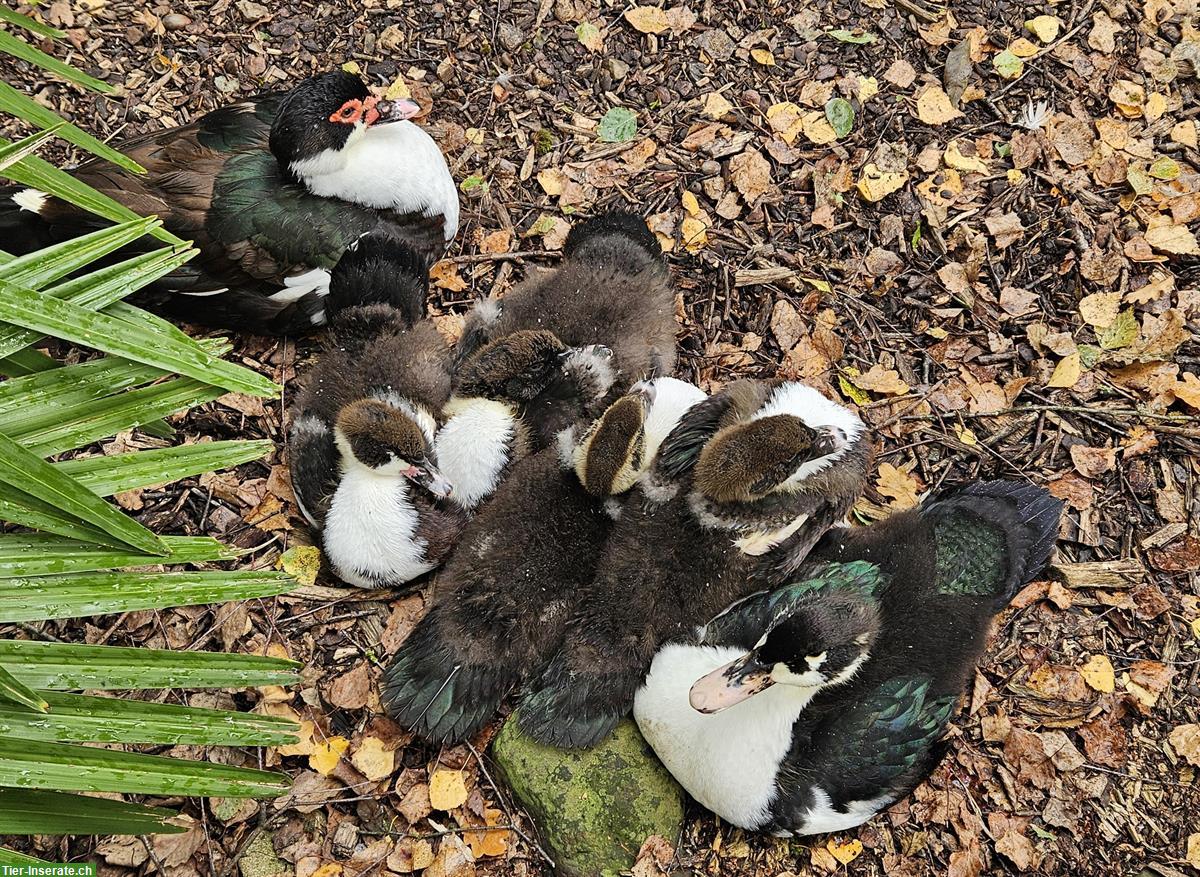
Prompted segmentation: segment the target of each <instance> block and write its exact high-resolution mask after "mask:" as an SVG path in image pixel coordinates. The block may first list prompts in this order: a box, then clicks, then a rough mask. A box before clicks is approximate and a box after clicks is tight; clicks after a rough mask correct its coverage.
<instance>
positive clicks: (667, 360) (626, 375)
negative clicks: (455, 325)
mask: <svg viewBox="0 0 1200 877" xmlns="http://www.w3.org/2000/svg"><path fill="white" fill-rule="evenodd" d="M522 329H544V330H548V331H551V332H553V333H554V334H555V335H556V336H558V338H560V339H561V340H562V342H563V343H564V344H566V345H567V346H570V347H578V348H582V347H585V346H586V345H590V344H597V345H603V346H604V347H606V348H608V349H609V350H611V351H612V359H611V361H610V362H609V363H608V364H607V369H604V368H603V366H602V364H593V365H594V367H595V368H597V369H599V370H604V371H607V372H609V373H610V376H609V377H608V382H609V384H610V389H609V391H608V392H607V394H606V396H605V400H604V401H605V404H607V403H608V402H612V401H613V400H614V399H616V398H617V397H618V396H620V395H621V394H622V393H624V392H625V390H626V389H627V388H628V387H629V386H630V385H631V384H632V383H634V382H635V381H638V380H641V379H643V378H653V377H659V376H663V375H669V374H670V373H671V371H672V369H673V368H674V365H675V331H676V324H675V294H674V292H673V291H672V289H671V284H670V276H669V273H668V271H667V266H666V264H665V262H664V261H663V257H662V248H661V247H660V246H659V245H658V241H657V239H656V238H655V237H654V235H653V234H652V233H651V232H650V230H649V229H648V228H647V227H646V223H645V222H644V221H643V220H642V219H641V218H639V217H637V216H634V215H632V214H628V213H619V212H618V213H609V214H604V215H601V216H597V217H595V218H593V219H591V220H588V221H586V222H583V223H581V224H579V225H577V226H576V227H575V228H573V229H572V230H571V234H570V236H569V237H568V238H567V243H566V246H565V247H564V250H563V260H562V262H561V263H560V264H559V266H558V267H557V268H556V269H554V270H553V271H547V272H539V273H537V274H534V275H532V276H530V277H528V278H526V279H525V281H524V282H522V283H520V284H518V285H517V286H516V287H514V288H513V289H512V290H511V291H510V292H509V293H507V294H506V295H505V296H504V298H503V299H501V300H499V301H496V300H494V299H488V300H486V301H483V302H480V303H479V304H478V305H477V306H476V307H475V309H474V310H473V311H472V312H471V313H470V314H469V315H468V317H467V323H466V327H465V329H464V332H463V336H462V341H461V342H460V345H459V356H460V358H465V357H466V356H468V355H469V354H470V353H471V352H472V351H474V350H475V349H477V348H478V347H479V346H480V345H482V344H483V343H486V342H487V341H488V340H490V339H496V338H501V337H503V336H504V335H507V334H510V333H512V332H516V331H518V330H522ZM561 389H562V388H561V387H560V388H552V389H550V390H549V391H548V392H546V393H544V394H542V395H541V396H539V397H538V398H537V399H535V400H530V402H529V404H528V406H527V416H528V417H529V418H530V420H531V422H533V423H536V424H538V428H537V430H536V438H537V440H538V441H539V443H540V444H541V445H543V446H544V445H547V444H549V443H551V442H552V441H553V440H554V436H555V435H556V434H557V433H558V431H559V430H561V429H563V428H565V427H567V426H570V425H572V424H580V423H587V422H590V421H591V420H592V419H593V418H594V417H595V415H596V413H598V412H595V411H588V410H586V409H585V408H584V406H581V405H580V404H579V401H578V399H576V398H575V397H574V396H573V395H571V394H570V393H566V394H563V393H562V392H559V391H560V390H561ZM601 410H603V406H601Z"/></svg>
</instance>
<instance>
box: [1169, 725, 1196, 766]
mask: <svg viewBox="0 0 1200 877" xmlns="http://www.w3.org/2000/svg"><path fill="white" fill-rule="evenodd" d="M1167 739H1169V740H1170V741H1171V748H1172V749H1174V750H1175V753H1176V754H1177V755H1182V756H1183V757H1184V758H1186V759H1187V760H1188V761H1189V762H1191V763H1192V764H1194V765H1196V766H1197V767H1200V725H1194V724H1187V725H1177V726H1176V727H1174V728H1172V729H1171V736H1170V737H1168V738H1167Z"/></svg>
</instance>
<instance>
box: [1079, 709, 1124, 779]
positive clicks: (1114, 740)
mask: <svg viewBox="0 0 1200 877" xmlns="http://www.w3.org/2000/svg"><path fill="white" fill-rule="evenodd" d="M1079 736H1080V737H1082V738H1083V751H1084V753H1085V754H1086V755H1087V757H1088V760H1089V761H1094V762H1096V763H1097V764H1102V765H1104V766H1105V767H1112V768H1118V769H1119V768H1121V767H1124V765H1125V758H1126V747H1127V745H1128V735H1127V734H1126V732H1125V729H1124V728H1123V727H1121V722H1120V716H1118V715H1114V714H1113V713H1105V714H1103V715H1101V716H1100V717H1099V718H1096V719H1094V720H1092V721H1090V722H1085V723H1084V724H1082V725H1080V726H1079Z"/></svg>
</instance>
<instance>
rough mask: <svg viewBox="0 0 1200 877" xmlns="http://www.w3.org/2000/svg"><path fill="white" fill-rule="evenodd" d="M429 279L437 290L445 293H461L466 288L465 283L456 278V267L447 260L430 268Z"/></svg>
mask: <svg viewBox="0 0 1200 877" xmlns="http://www.w3.org/2000/svg"><path fill="white" fill-rule="evenodd" d="M429 279H430V280H432V281H433V285H434V286H436V287H437V288H438V289H444V290H446V291H447V292H462V291H463V290H464V289H466V288H467V281H465V280H463V279H462V278H461V277H459V276H458V265H457V264H455V263H454V262H451V261H448V260H442V261H441V262H438V263H437V264H436V265H434V266H433V267H432V268H430V269H429Z"/></svg>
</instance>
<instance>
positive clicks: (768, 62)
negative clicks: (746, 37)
mask: <svg viewBox="0 0 1200 877" xmlns="http://www.w3.org/2000/svg"><path fill="white" fill-rule="evenodd" d="M750 57H751V58H753V59H754V60H755V61H757V62H758V63H759V64H761V65H762V66H764V67H774V66H775V56H774V55H773V54H771V52H770V50H769V49H751V50H750Z"/></svg>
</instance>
